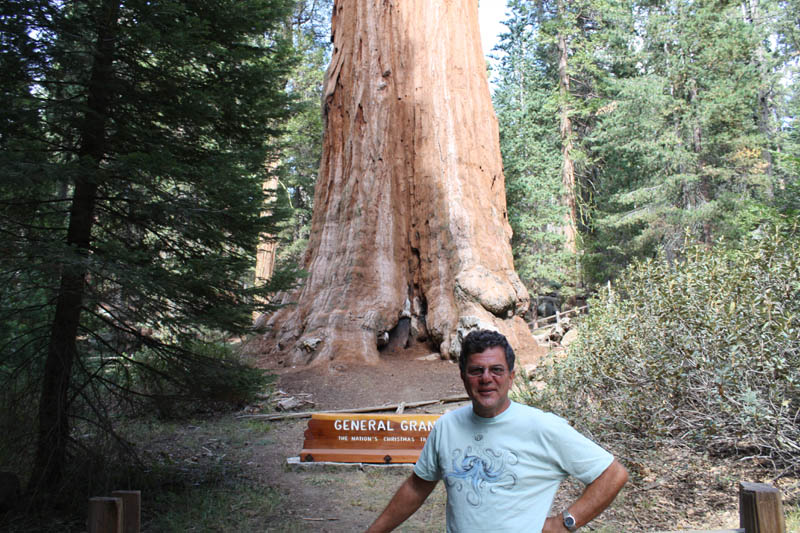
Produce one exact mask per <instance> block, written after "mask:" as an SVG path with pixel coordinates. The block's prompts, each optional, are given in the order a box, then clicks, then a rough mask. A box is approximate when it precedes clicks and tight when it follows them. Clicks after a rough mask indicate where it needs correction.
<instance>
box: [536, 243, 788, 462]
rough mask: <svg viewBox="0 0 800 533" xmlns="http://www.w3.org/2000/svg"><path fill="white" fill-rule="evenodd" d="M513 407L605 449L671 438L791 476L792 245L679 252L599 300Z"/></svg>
mask: <svg viewBox="0 0 800 533" xmlns="http://www.w3.org/2000/svg"><path fill="white" fill-rule="evenodd" d="M590 307H591V313H590V315H589V316H588V317H587V318H586V320H585V321H584V322H583V323H581V324H580V328H579V333H580V334H579V339H578V340H577V341H576V342H575V343H574V344H573V345H572V346H570V350H569V353H568V354H567V355H566V356H565V357H563V358H560V359H555V360H552V359H551V360H549V361H546V362H545V363H544V364H541V365H540V366H539V368H538V369H537V370H536V371H535V373H534V375H533V376H531V377H532V379H533V380H534V382H536V381H538V382H542V383H544V384H545V385H544V387H542V388H541V390H538V389H537V388H536V387H533V386H530V387H528V388H527V389H526V390H525V391H524V392H523V396H524V400H525V401H527V402H529V403H533V404H537V405H541V406H543V407H546V408H548V409H552V410H554V411H556V412H559V413H561V414H562V415H564V416H566V417H568V418H570V419H572V420H575V421H576V422H578V423H579V424H581V425H584V426H585V427H586V428H588V429H589V430H590V431H591V432H593V433H596V434H602V435H603V436H604V439H606V440H609V439H610V440H617V441H624V442H626V443H627V444H628V445H629V446H628V447H629V448H630V449H634V450H635V449H637V447H638V449H641V450H644V449H648V448H651V447H652V444H653V441H654V440H655V439H667V438H670V439H675V438H677V439H680V440H681V441H684V442H687V443H690V444H692V445H695V446H697V447H702V448H706V449H709V450H711V451H712V452H715V453H721V454H725V453H731V454H733V453H745V454H747V455H752V456H755V457H759V458H761V459H763V460H765V461H768V462H769V464H770V465H771V466H773V467H775V468H776V469H786V470H787V471H794V472H797V471H800V426H798V423H800V238H798V235H797V234H796V231H795V229H791V230H789V229H786V228H778V229H773V230H771V231H769V232H760V233H759V234H758V235H756V236H754V237H752V238H751V239H749V240H748V241H747V242H746V243H744V244H743V246H742V249H741V250H735V249H731V248H726V247H724V246H718V247H716V248H713V249H706V248H704V247H689V248H688V251H687V253H686V255H685V257H683V258H682V260H680V261H678V262H674V263H673V264H669V263H668V262H666V261H664V260H647V261H642V262H639V263H636V264H634V265H632V266H631V267H630V268H629V269H627V270H626V271H625V272H624V273H623V275H622V276H621V277H620V278H619V280H618V282H617V284H616V286H615V287H613V288H606V289H605V290H603V291H601V292H600V293H599V294H598V296H597V297H596V299H594V300H593V301H592V302H591V304H590Z"/></svg>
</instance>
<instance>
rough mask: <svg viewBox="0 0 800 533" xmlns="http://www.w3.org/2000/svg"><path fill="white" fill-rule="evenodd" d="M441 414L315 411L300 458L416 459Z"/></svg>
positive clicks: (354, 460)
mask: <svg viewBox="0 0 800 533" xmlns="http://www.w3.org/2000/svg"><path fill="white" fill-rule="evenodd" d="M439 416H441V415H397V414H392V415H387V414H355V413H315V414H313V415H312V416H311V420H309V421H308V428H307V429H306V431H305V441H304V442H303V449H302V450H301V451H300V460H301V461H303V462H320V461H332V462H340V463H384V464H391V463H416V462H417V459H419V454H420V452H421V451H422V447H423V446H424V445H425V441H426V440H427V438H428V433H430V430H431V429H432V428H433V424H434V422H436V420H437V419H438V418H439Z"/></svg>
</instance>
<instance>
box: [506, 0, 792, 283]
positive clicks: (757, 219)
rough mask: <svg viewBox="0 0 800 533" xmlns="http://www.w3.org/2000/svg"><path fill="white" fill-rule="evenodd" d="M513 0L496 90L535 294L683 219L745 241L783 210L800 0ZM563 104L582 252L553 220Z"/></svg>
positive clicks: (657, 238) (645, 251) (644, 244)
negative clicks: (568, 243)
mask: <svg viewBox="0 0 800 533" xmlns="http://www.w3.org/2000/svg"><path fill="white" fill-rule="evenodd" d="M508 6H509V19H508V21H507V25H508V28H509V31H508V32H507V33H506V34H505V35H504V37H503V40H502V42H501V44H500V46H499V47H500V49H501V51H502V56H501V58H502V62H501V65H500V67H499V69H498V72H497V90H496V91H495V95H494V100H495V106H496V109H497V112H498V118H499V120H500V125H501V145H502V150H503V157H504V166H505V172H506V175H507V179H508V194H509V197H508V200H509V213H510V219H511V223H512V226H513V228H514V232H515V235H514V249H515V260H516V262H517V268H518V269H519V270H520V273H521V275H522V277H523V279H524V280H525V281H526V283H527V284H528V285H529V287H530V288H531V290H532V292H533V293H534V294H537V293H538V294H541V293H543V292H547V291H548V290H549V289H550V288H551V287H553V286H556V287H557V286H561V285H567V286H571V287H581V286H588V287H592V286H596V284H597V283H602V282H605V281H606V280H609V279H613V278H615V277H616V276H617V275H618V273H619V272H620V271H621V270H622V268H623V267H624V266H625V265H627V264H629V263H630V262H631V260H633V259H635V258H641V257H653V256H654V255H655V254H656V253H658V252H659V251H664V252H666V254H667V256H668V257H674V256H675V255H676V254H678V253H679V252H680V249H681V248H682V247H683V243H684V236H685V229H687V228H688V229H689V231H690V235H691V236H692V238H693V239H695V240H696V241H700V242H703V243H705V244H706V245H712V244H713V243H714V242H716V241H717V240H718V239H720V238H722V237H724V238H725V239H726V240H727V241H729V242H736V241H738V240H739V239H742V238H743V237H744V236H746V235H747V234H748V233H749V232H750V231H752V230H753V229H755V228H757V227H759V225H761V224H762V223H763V222H765V221H769V220H773V219H776V218H781V217H784V216H787V215H789V213H790V212H791V205H792V203H793V202H794V201H793V200H791V198H792V197H793V194H791V193H790V191H795V192H796V190H797V188H796V184H797V180H798V172H797V166H796V165H795V164H794V162H793V160H792V159H791V156H795V157H796V155H797V153H798V147H800V145H799V144H798V140H800V139H798V121H797V111H798V107H797V103H798V88H797V83H796V80H797V66H798V63H797V59H796V58H797V54H798V50H800V49H798V38H797V35H798V27H797V24H796V20H795V18H793V17H794V13H796V12H797V5H796V2H791V1H782V0H754V1H748V2H733V3H726V2H718V1H710V0H703V1H700V2H694V1H687V0H667V1H665V2H660V3H652V2H639V1H636V0H581V1H578V2H562V1H559V0H552V1H551V0H539V1H536V2H528V1H521V0H509V2H508ZM562 40H563V41H562ZM562 42H563V46H564V47H565V48H566V57H563V54H562V53H561V50H560V48H559V47H560V46H561V43H562ZM560 59H563V60H564V61H565V62H566V68H567V72H568V79H569V91H568V92H567V93H566V94H564V93H563V92H562V91H561V90H560V89H561V88H562V86H563V83H562V84H561V85H560V80H559V60H560ZM565 101H566V103H565ZM565 106H566V108H567V109H569V111H570V118H571V128H570V131H569V136H568V138H569V141H570V142H571V146H572V150H571V157H572V160H573V163H574V167H575V192H574V194H575V197H576V198H575V200H576V202H577V205H578V213H579V216H578V230H579V236H578V242H579V246H578V251H577V255H572V254H569V253H566V252H565V251H564V246H563V237H562V236H561V235H559V234H558V233H557V232H554V231H553V228H555V227H557V226H558V225H559V224H560V223H561V221H562V220H563V218H564V210H565V206H564V205H563V202H561V201H559V199H560V198H561V196H562V195H563V194H564V190H563V185H562V183H561V176H560V169H561V166H562V164H563V155H562V153H560V152H561V151H562V148H563V143H564V142H565V140H564V138H562V137H561V136H560V135H559V122H558V120H559V116H558V112H559V110H561V109H564V108H565ZM787 156H788V157H787ZM795 205H796V203H795ZM794 216H796V211H795V215H794ZM575 264H578V265H579V268H578V269H577V271H576V270H574V265H575Z"/></svg>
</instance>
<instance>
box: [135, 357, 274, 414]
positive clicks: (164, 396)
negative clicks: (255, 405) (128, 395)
mask: <svg viewBox="0 0 800 533" xmlns="http://www.w3.org/2000/svg"><path fill="white" fill-rule="evenodd" d="M135 368H136V371H135V372H134V377H133V385H134V388H135V389H136V390H137V392H138V393H139V397H140V398H142V399H144V401H145V405H153V406H154V407H155V409H156V411H157V412H158V414H159V415H161V416H175V415H177V414H186V413H188V412H192V411H195V410H196V409H197V408H207V407H216V406H218V405H220V404H229V405H237V406H241V405H244V404H246V403H248V402H251V401H253V400H254V399H255V397H256V395H257V394H259V393H264V392H265V391H266V390H267V388H268V386H269V384H270V383H271V382H272V381H273V379H274V376H271V375H269V374H268V373H267V372H266V371H264V370H261V369H258V368H254V367H252V366H250V365H248V364H247V363H246V362H245V361H243V360H242V359H241V358H240V356H239V355H238V354H237V352H236V351H235V350H234V348H232V347H231V346H230V345H228V344H223V343H203V342H199V341H197V342H193V343H191V344H190V345H189V346H187V347H186V349H184V350H182V351H181V352H180V353H177V354H176V353H175V352H169V353H165V352H160V351H158V350H156V349H145V350H143V351H142V352H140V353H139V354H138V355H137V357H136V365H135Z"/></svg>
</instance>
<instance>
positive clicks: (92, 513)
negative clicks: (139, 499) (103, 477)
mask: <svg viewBox="0 0 800 533" xmlns="http://www.w3.org/2000/svg"><path fill="white" fill-rule="evenodd" d="M87 527H88V530H89V533H122V499H121V498H107V497H101V498H90V499H89V520H88V524H87Z"/></svg>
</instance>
